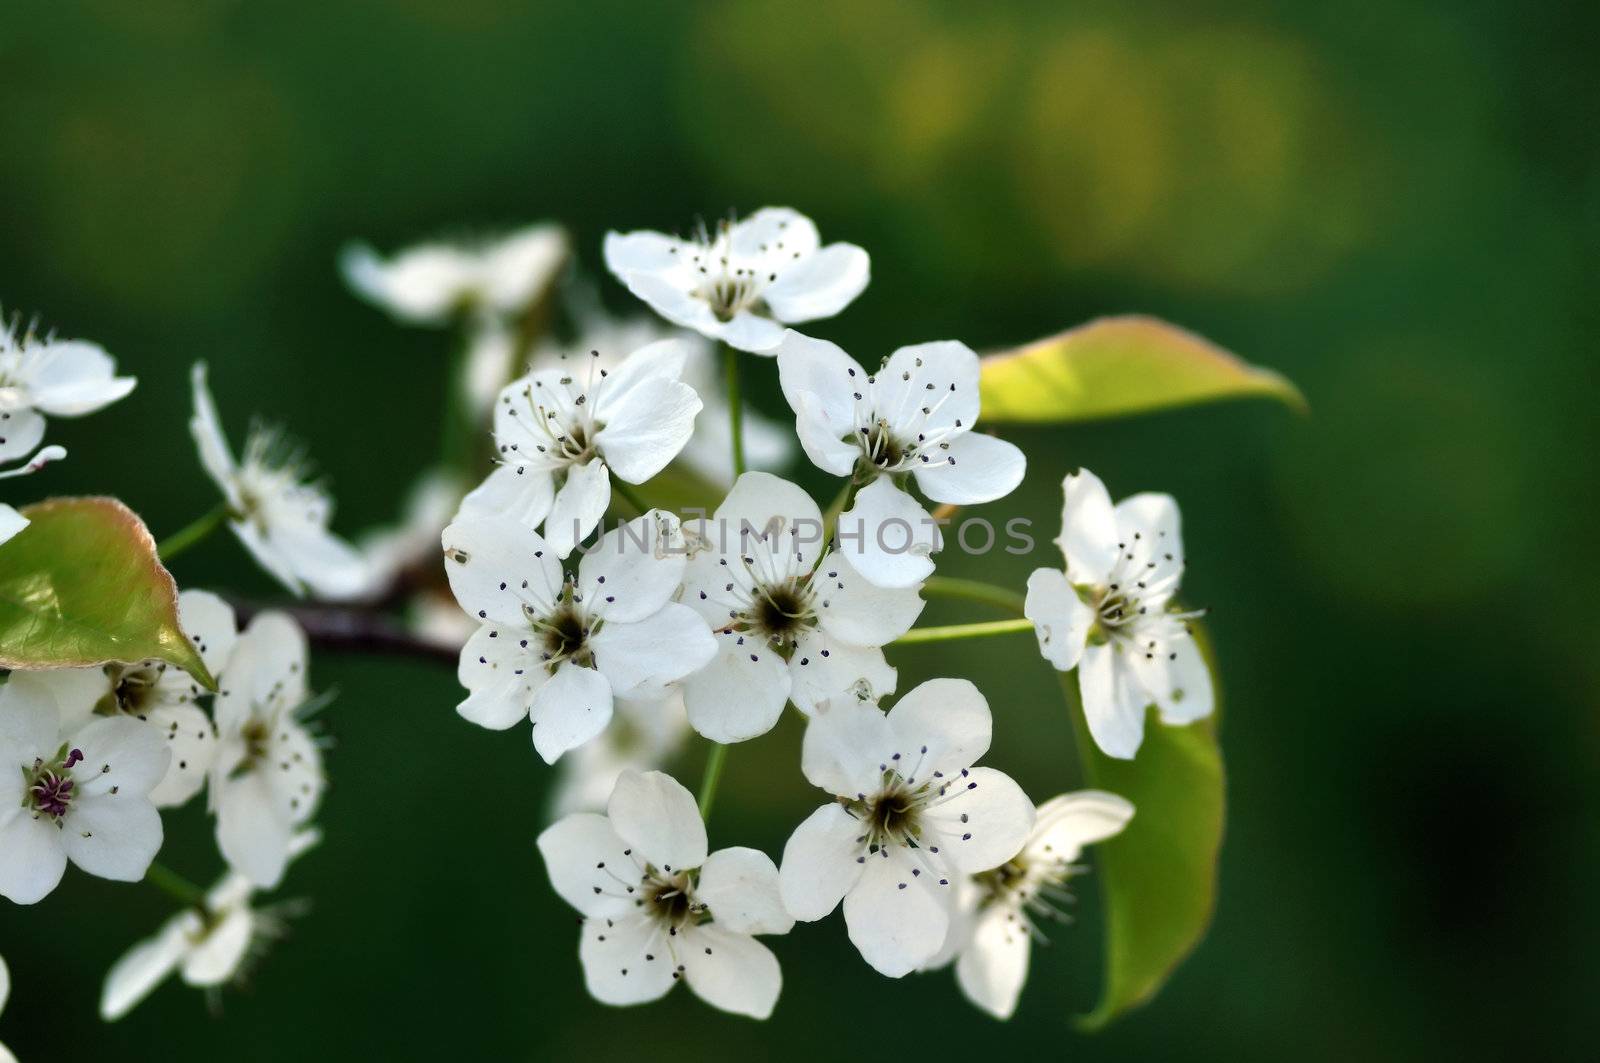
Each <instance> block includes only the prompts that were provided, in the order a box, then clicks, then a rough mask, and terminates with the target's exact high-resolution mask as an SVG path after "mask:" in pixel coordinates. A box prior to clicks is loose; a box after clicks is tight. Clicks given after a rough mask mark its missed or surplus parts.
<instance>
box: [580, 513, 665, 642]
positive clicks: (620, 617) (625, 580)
mask: <svg viewBox="0 0 1600 1063" xmlns="http://www.w3.org/2000/svg"><path fill="white" fill-rule="evenodd" d="M686 563H687V559H686V557H685V555H684V553H683V550H682V545H681V535H680V534H679V531H678V518H677V517H675V516H673V515H672V514H670V513H667V512H664V511H663V510H659V509H653V510H651V511H650V512H648V513H646V514H644V515H643V516H639V517H635V518H634V519H633V520H630V521H628V522H627V523H626V524H623V525H620V526H618V527H615V528H612V529H611V530H610V531H608V532H606V534H605V535H603V536H601V538H600V541H599V542H597V543H595V544H594V546H592V547H589V548H588V549H587V550H586V551H585V553H584V555H583V559H582V560H581V561H579V562H578V592H579V594H580V595H581V596H582V601H583V604H584V606H585V608H586V609H587V610H588V611H589V612H590V613H592V614H593V615H595V616H600V617H604V618H605V619H606V620H607V621H608V622H612V621H614V622H617V623H623V624H626V623H633V622H635V621H639V620H643V619H645V618H646V617H649V616H653V615H655V614H656V613H657V612H659V611H660V609H661V607H662V606H663V605H666V604H667V602H668V601H669V600H671V598H672V595H673V594H674V593H675V592H676V591H677V589H678V584H679V583H681V582H682V581H683V568H684V565H685V564H686Z"/></svg>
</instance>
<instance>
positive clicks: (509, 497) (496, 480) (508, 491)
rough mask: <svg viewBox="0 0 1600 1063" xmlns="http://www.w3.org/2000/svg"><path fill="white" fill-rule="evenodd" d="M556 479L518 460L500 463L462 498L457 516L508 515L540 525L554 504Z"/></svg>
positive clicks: (461, 517) (535, 526) (527, 525)
mask: <svg viewBox="0 0 1600 1063" xmlns="http://www.w3.org/2000/svg"><path fill="white" fill-rule="evenodd" d="M555 498H556V485H555V480H554V479H552V478H551V476H550V474H549V473H548V472H546V471H545V470H543V469H536V468H533V467H531V466H529V465H526V464H523V463H521V462H518V461H507V462H506V463H505V464H503V465H497V466H495V468H494V471H493V472H491V473H490V474H489V475H488V476H486V477H484V481H483V483H481V484H479V485H478V486H477V487H475V488H473V489H472V490H471V491H469V492H468V493H467V496H466V497H465V498H463V499H462V500H461V508H460V509H459V510H457V511H456V518H455V519H456V520H457V521H458V522H459V521H463V520H468V519H471V518H475V517H508V518H510V519H511V520H514V521H516V522H517V523H519V524H521V525H523V526H524V527H526V528H537V527H538V526H539V525H540V523H542V522H543V521H544V519H545V518H546V517H548V516H549V515H550V507H551V506H552V505H554V504H555Z"/></svg>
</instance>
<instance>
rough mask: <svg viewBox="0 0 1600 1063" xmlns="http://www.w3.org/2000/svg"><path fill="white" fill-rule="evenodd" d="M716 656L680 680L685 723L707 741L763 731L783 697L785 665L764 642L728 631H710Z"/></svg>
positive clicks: (777, 714)
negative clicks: (687, 713)
mask: <svg viewBox="0 0 1600 1063" xmlns="http://www.w3.org/2000/svg"><path fill="white" fill-rule="evenodd" d="M716 641H717V655H716V656H715V657H713V658H712V659H711V660H710V662H709V663H707V664H706V666H705V667H704V668H702V669H700V670H699V671H698V672H695V673H694V674H692V675H690V676H688V677H686V678H685V679H684V681H683V703H684V706H685V707H686V708H687V709H688V710H689V723H690V724H691V725H692V726H693V727H694V729H695V730H696V731H698V732H699V733H700V734H702V735H704V736H705V737H706V738H709V739H711V741H713V742H722V743H729V742H743V741H745V740H746V739H750V738H755V737H756V736H757V735H763V734H766V733H767V732H768V731H770V730H772V727H773V725H774V724H776V723H777V722H778V717H780V716H782V715H783V707H784V705H785V704H787V702H788V700H789V686H790V679H789V666H788V664H787V663H785V661H784V659H783V658H782V657H780V656H778V654H777V653H776V652H775V651H774V650H773V649H772V648H771V647H769V646H768V645H767V644H766V643H765V642H761V641H758V640H756V639H752V638H746V637H745V636H743V635H739V634H736V633H734V632H727V633H723V634H719V635H717V636H716Z"/></svg>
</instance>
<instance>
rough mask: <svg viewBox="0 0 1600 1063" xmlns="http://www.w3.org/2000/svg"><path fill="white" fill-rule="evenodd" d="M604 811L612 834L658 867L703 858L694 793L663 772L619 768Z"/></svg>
mask: <svg viewBox="0 0 1600 1063" xmlns="http://www.w3.org/2000/svg"><path fill="white" fill-rule="evenodd" d="M606 815H607V816H608V817H609V818H610V820H611V829H612V830H614V831H616V832H617V836H618V837H619V838H621V839H622V840H623V841H625V842H627V843H628V844H629V845H631V846H632V847H633V848H634V850H635V851H636V852H637V853H639V854H640V855H642V856H643V857H644V858H645V859H646V860H648V861H650V863H651V864H652V865H654V866H655V867H657V868H659V869H661V870H662V871H667V872H674V871H686V870H689V869H691V868H696V867H699V866H700V865H701V864H703V863H705V862H706V825H705V821H704V820H702V819H701V818H700V809H699V808H697V807H696V806H695V802H694V795H693V794H691V793H690V792H689V791H688V790H686V789H684V787H683V785H682V784H681V783H679V782H678V780H676V779H674V778H673V777H672V776H670V775H667V774H666V773H664V772H659V771H643V772H640V771H625V772H623V773H622V774H621V775H620V776H618V777H617V785H616V789H614V790H612V791H611V800H610V801H608V802H606Z"/></svg>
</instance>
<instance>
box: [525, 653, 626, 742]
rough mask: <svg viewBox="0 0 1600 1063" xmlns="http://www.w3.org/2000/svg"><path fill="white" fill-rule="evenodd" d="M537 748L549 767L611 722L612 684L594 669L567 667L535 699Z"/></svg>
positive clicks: (562, 667) (564, 666) (535, 739)
mask: <svg viewBox="0 0 1600 1063" xmlns="http://www.w3.org/2000/svg"><path fill="white" fill-rule="evenodd" d="M529 715H530V716H531V717H532V718H533V748H534V749H536V750H538V751H539V755H540V756H541V757H543V758H544V762H545V763H546V764H554V763H555V762H556V761H557V760H558V759H559V758H560V757H561V754H563V753H565V752H566V751H567V750H569V749H573V748H576V747H577V746H581V745H583V744H584V743H585V742H587V741H589V739H591V738H593V737H594V736H595V735H597V734H599V733H600V732H601V731H604V730H605V729H606V724H608V723H610V722H611V684H610V683H609V682H607V681H606V677H605V676H603V675H601V674H600V673H599V672H597V671H595V670H594V669H593V668H582V667H579V666H578V665H576V664H571V663H568V664H563V665H562V666H561V667H560V668H557V669H556V673H555V675H553V676H551V677H550V680H549V682H547V683H545V684H544V686H542V687H540V688H539V690H538V692H537V693H535V694H534V695H533V706H532V709H531V710H530V712H529Z"/></svg>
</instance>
